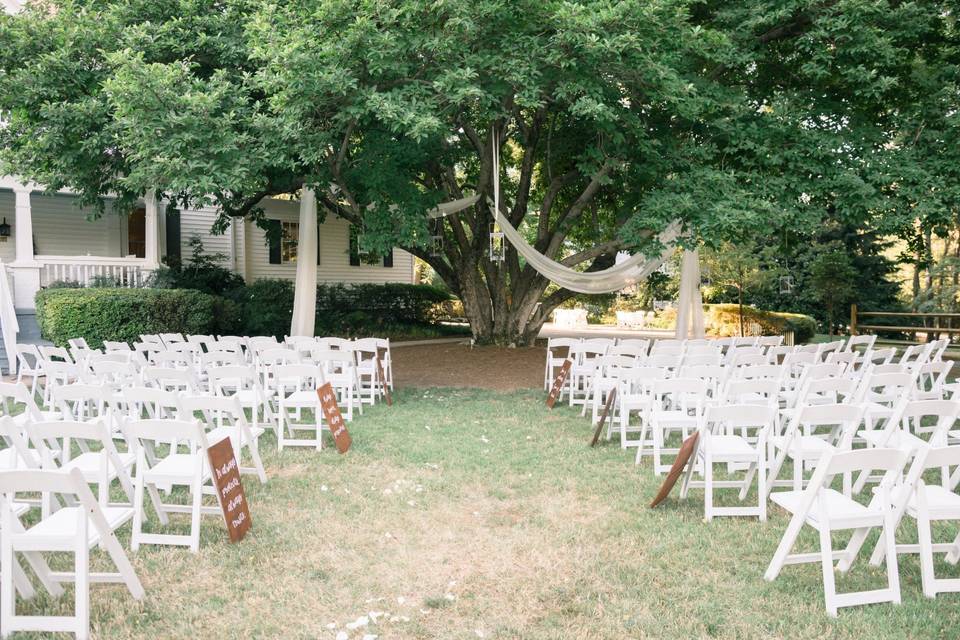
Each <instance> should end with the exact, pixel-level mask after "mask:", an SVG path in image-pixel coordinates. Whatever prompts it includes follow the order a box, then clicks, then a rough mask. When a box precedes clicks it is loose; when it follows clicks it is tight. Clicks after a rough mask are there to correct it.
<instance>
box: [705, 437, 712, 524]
mask: <svg viewBox="0 0 960 640" xmlns="http://www.w3.org/2000/svg"><path fill="white" fill-rule="evenodd" d="M703 515H704V517H705V518H706V519H707V522H712V521H713V456H712V455H710V450H709V447H708V448H707V452H706V453H705V455H704V456H703Z"/></svg>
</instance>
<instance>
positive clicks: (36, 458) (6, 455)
mask: <svg viewBox="0 0 960 640" xmlns="http://www.w3.org/2000/svg"><path fill="white" fill-rule="evenodd" d="M27 455H28V456H30V460H29V462H30V463H31V466H32V467H34V468H36V467H39V466H40V454H39V453H38V452H37V450H36V449H28V450H27ZM26 467H27V465H26V464H24V462H23V460H22V459H21V458H20V456H19V455H18V454H17V450H16V449H14V448H13V447H7V448H6V449H3V450H2V451H0V469H7V470H9V469H24V468H26Z"/></svg>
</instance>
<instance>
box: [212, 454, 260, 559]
mask: <svg viewBox="0 0 960 640" xmlns="http://www.w3.org/2000/svg"><path fill="white" fill-rule="evenodd" d="M207 457H208V458H209V459H210V469H211V471H212V472H213V486H214V487H216V489H217V500H218V501H219V502H220V508H221V509H222V510H223V519H224V521H226V523H227V532H229V534H230V542H239V541H240V540H242V539H243V536H244V535H246V533H247V529H249V528H250V508H249V506H248V505H247V497H246V495H245V494H244V493H243V484H241V483H240V467H239V465H238V464H237V458H236V457H235V456H234V455H233V446H232V445H231V444H230V438H224V439H223V440H221V441H220V442H218V443H216V444H214V445H211V446H210V447H208V448H207Z"/></svg>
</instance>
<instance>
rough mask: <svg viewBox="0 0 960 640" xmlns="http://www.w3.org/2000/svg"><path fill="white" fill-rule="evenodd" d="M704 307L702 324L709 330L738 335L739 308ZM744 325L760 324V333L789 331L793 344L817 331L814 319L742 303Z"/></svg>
mask: <svg viewBox="0 0 960 640" xmlns="http://www.w3.org/2000/svg"><path fill="white" fill-rule="evenodd" d="M705 307H706V324H707V326H708V327H709V328H710V332H711V334H713V335H717V336H738V335H740V314H739V307H738V306H737V305H735V304H709V305H705ZM743 322H744V324H745V325H746V324H752V323H756V324H758V325H760V327H761V329H762V331H763V335H779V334H782V333H783V332H784V331H793V339H794V341H795V342H796V343H797V344H800V343H803V342H809V341H810V339H811V338H813V336H814V335H815V334H816V333H817V321H816V320H814V319H813V318H811V317H810V316H805V315H803V314H802V313H785V312H781V311H762V310H760V309H755V308H753V307H750V306H747V305H744V307H743Z"/></svg>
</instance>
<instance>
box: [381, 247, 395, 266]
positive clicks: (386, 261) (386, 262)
mask: <svg viewBox="0 0 960 640" xmlns="http://www.w3.org/2000/svg"><path fill="white" fill-rule="evenodd" d="M383 266H385V267H392V266H393V249H392V248H391V249H390V251H387V255H385V256H383Z"/></svg>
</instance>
